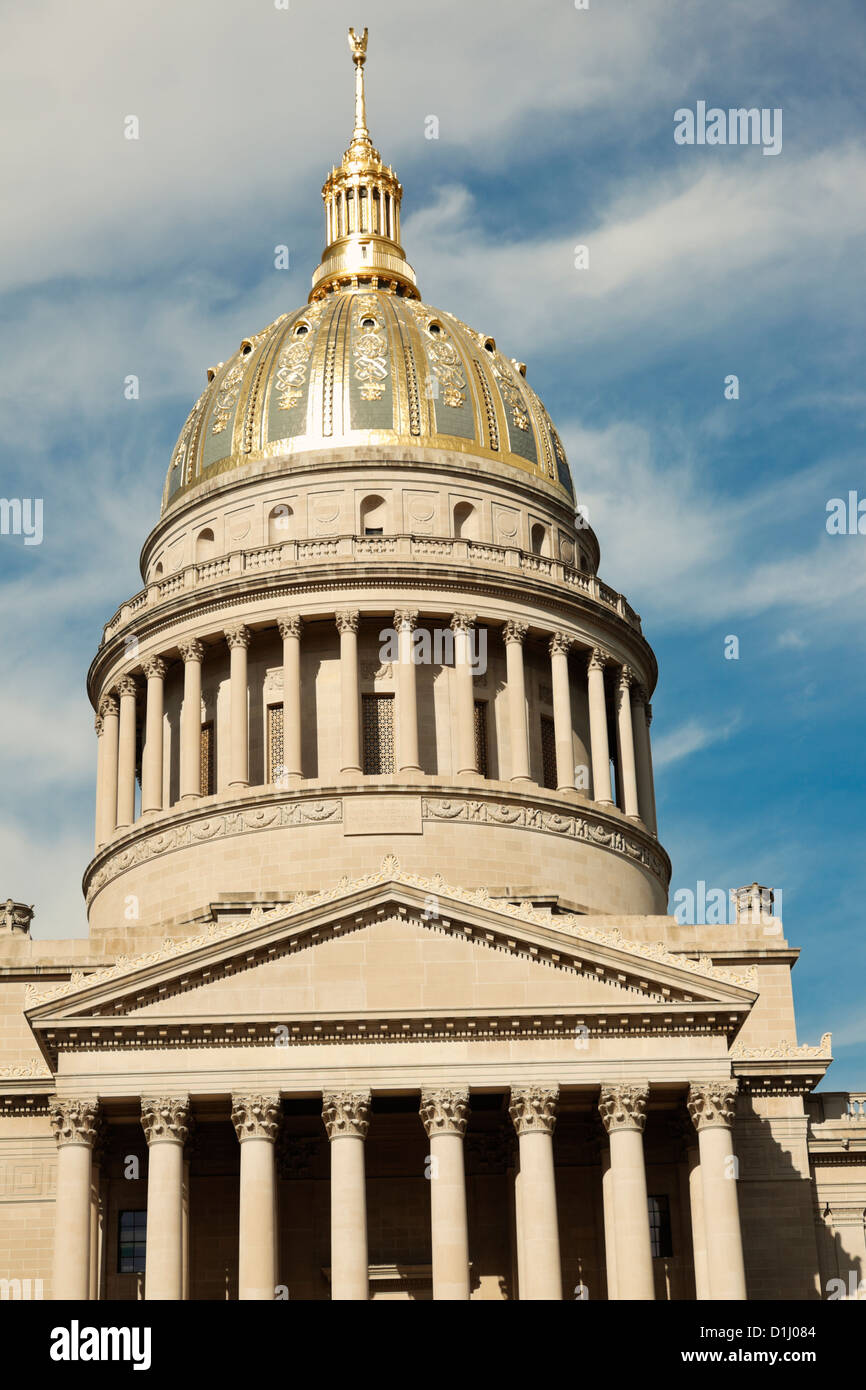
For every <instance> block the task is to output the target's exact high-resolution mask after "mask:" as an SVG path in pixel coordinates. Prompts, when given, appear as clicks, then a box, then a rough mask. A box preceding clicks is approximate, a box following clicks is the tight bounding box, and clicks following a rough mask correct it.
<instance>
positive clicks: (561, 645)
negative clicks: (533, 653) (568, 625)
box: [549, 632, 574, 656]
mask: <svg viewBox="0 0 866 1390" xmlns="http://www.w3.org/2000/svg"><path fill="white" fill-rule="evenodd" d="M573 646H574V638H573V637H570V636H569V635H568V633H567V632H555V633H554V634H553V636H552V637H551V639H550V643H549V650H550V655H551V656H557V655H561V656H568V653H569V652H570V651H571V649H572V647H573Z"/></svg>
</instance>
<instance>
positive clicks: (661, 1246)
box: [647, 1196, 674, 1260]
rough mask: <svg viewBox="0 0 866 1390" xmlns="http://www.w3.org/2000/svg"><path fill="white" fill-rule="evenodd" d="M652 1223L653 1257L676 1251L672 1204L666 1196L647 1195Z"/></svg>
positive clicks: (655, 1258) (658, 1257)
mask: <svg viewBox="0 0 866 1390" xmlns="http://www.w3.org/2000/svg"><path fill="white" fill-rule="evenodd" d="M647 1208H648V1210H649V1225H650V1247H651V1249H652V1255H653V1259H654V1260H657V1259H660V1258H661V1257H663V1256H667V1255H672V1254H673V1253H674V1247H673V1241H672V1240H671V1206H670V1201H669V1199H668V1198H667V1197H666V1196H660V1197H647Z"/></svg>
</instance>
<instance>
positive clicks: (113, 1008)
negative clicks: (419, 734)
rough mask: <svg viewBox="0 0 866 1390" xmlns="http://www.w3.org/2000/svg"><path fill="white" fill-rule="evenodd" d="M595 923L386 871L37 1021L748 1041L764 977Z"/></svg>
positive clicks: (159, 958)
mask: <svg viewBox="0 0 866 1390" xmlns="http://www.w3.org/2000/svg"><path fill="white" fill-rule="evenodd" d="M598 923H599V919H594V920H593V921H589V920H587V919H584V918H582V917H580V916H571V915H568V916H565V915H554V914H552V913H550V912H548V911H541V910H538V909H535V908H533V907H532V905H531V904H526V903H524V904H520V905H515V904H508V903H502V902H501V901H499V900H494V899H491V898H490V897H489V895H488V894H487V893H485V892H484V890H463V889H460V888H455V887H454V886H452V885H448V884H446V883H444V881H443V880H441V879H440V878H432V879H423V878H419V877H417V876H415V875H406V874H401V873H400V872H399V866H397V865H396V864H395V862H394V861H393V860H390V861H386V863H385V864H384V865H383V867H382V869H381V870H380V871H379V873H377V874H371V875H367V876H366V877H365V878H363V879H359V880H355V881H348V880H344V881H343V882H341V883H340V884H338V885H336V886H335V887H334V888H333V889H330V890H328V891H327V892H324V893H319V894H315V895H312V896H309V897H303V896H302V897H299V898H297V899H296V900H295V901H294V902H293V903H292V904H291V905H290V906H289V907H288V908H286V907H284V906H283V907H280V908H277V909H274V910H273V911H272V912H269V913H263V912H256V913H254V914H253V915H252V916H251V917H249V918H245V919H243V920H242V921H239V922H233V923H220V924H214V925H213V926H212V927H210V928H209V929H208V931H207V932H206V933H204V934H202V935H201V936H198V937H195V938H191V939H187V940H184V941H179V942H171V941H167V942H165V943H164V944H163V946H162V947H161V948H160V949H159V950H157V951H153V952H150V953H148V954H147V955H144V956H141V957H138V958H137V959H131V960H120V961H118V962H116V963H115V965H114V966H112V967H111V968H110V969H108V970H104V971H100V972H97V973H96V974H93V975H89V976H77V977H73V979H72V981H70V982H69V983H67V984H64V985H62V986H59V987H55V988H54V989H52V990H48V991H45V992H44V993H41V994H37V993H36V992H34V993H33V994H32V995H31V996H30V998H29V999H28V1002H27V1014H28V1017H29V1019H30V1022H31V1026H32V1027H33V1029H34V1032H36V1034H37V1036H38V1037H40V1038H43V1037H44V1036H49V1035H50V1036H51V1037H52V1038H56V1037H57V1036H58V1034H59V1033H60V1032H62V1031H63V1030H64V1029H69V1030H72V1029H75V1030H76V1031H75V1037H76V1038H78V1037H83V1035H84V1032H85V1031H86V1026H87V1025H88V1024H89V1026H90V1028H91V1029H92V1030H93V1031H94V1032H98V1031H99V1030H100V1029H101V1028H102V1030H103V1031H102V1036H103V1037H104V1028H103V1025H104V1024H106V1023H107V1022H108V1021H110V1022H111V1023H112V1024H113V1025H114V1027H115V1032H116V1035H117V1036H118V1037H123V1036H130V1033H129V1030H130V1029H131V1028H133V1027H135V1028H138V1029H140V1028H141V1027H144V1028H145V1029H151V1028H157V1027H159V1028H160V1029H162V1027H163V1026H164V1025H169V1024H171V1025H173V1026H174V1025H176V1026H177V1027H178V1028H179V1027H180V1026H181V1025H182V1024H183V1025H186V1027H187V1029H188V1028H189V1027H193V1028H194V1027H196V1026H197V1025H202V1026H204V1025H205V1024H207V1025H208V1026H211V1025H214V1024H216V1025H220V1026H223V1027H226V1026H228V1025H234V1024H235V1023H238V1022H247V1023H249V1024H250V1027H251V1029H253V1030H255V1029H256V1028H257V1027H258V1026H261V1027H263V1028H267V1027H269V1026H270V1025H271V1024H279V1023H286V1022H288V1021H290V1020H295V1025H296V1028H297V1029H301V1030H306V1029H316V1028H319V1029H320V1028H321V1027H322V1026H323V1022H327V1021H328V1020H331V1021H334V1020H337V1019H339V1018H346V1017H352V1018H354V1019H355V1020H356V1022H357V1020H359V1019H369V1020H374V1019H383V1020H384V1022H383V1023H379V1024H377V1026H379V1027H384V1028H387V1027H388V1026H389V1022H388V1021H389V1020H392V1021H393V1020H397V1019H400V1018H403V1019H412V1020H415V1021H417V1020H419V1019H421V1018H424V1017H429V1018H439V1019H442V1018H444V1017H446V1016H453V1017H454V1018H459V1019H462V1020H464V1021H465V1020H470V1022H471V1018H472V1017H474V1018H490V1017H491V1016H498V1015H500V1014H501V1015H503V1016H505V1015H508V1016H510V1015H514V1016H515V1017H517V1018H522V1017H529V1016H531V1015H538V1016H541V1015H544V1016H552V1015H554V1014H557V1015H562V1016H563V1017H564V1016H566V1015H567V1016H568V1017H569V1018H571V1019H574V1018H580V1017H582V1016H583V1015H586V1016H587V1017H592V1018H594V1019H599V1018H600V1019H601V1020H602V1021H605V1020H606V1018H607V1015H608V1014H609V1015H610V1016H611V1018H612V1019H615V1020H616V1021H617V1024H618V1025H621V1024H623V1023H625V1022H626V1020H628V1019H636V1018H641V1019H643V1021H644V1022H647V1021H648V1020H649V1019H650V1018H651V1016H655V1015H664V1016H665V1018H666V1020H667V1021H668V1022H670V1021H671V1020H672V1019H674V1016H676V1019H677V1023H678V1026H684V1025H685V1021H688V1020H690V1019H692V1020H693V1019H694V1017H695V1016H696V1014H702V1015H706V1014H707V1013H708V1012H709V1013H711V1014H718V1015H719V1017H720V1018H721V1019H722V1020H723V1024H722V1026H724V1027H726V1028H727V1029H728V1030H729V1031H736V1028H737V1027H739V1024H740V1022H741V1021H742V1018H743V1017H744V1015H745V1013H747V1012H748V1010H749V1008H750V1007H751V1005H752V1003H753V1002H754V997H755V988H754V983H755V982H754V980H753V979H750V978H748V977H746V978H744V977H742V976H741V977H737V976H734V975H732V974H731V973H730V972H727V971H723V970H718V969H716V968H714V967H713V966H712V965H711V963H710V962H709V961H707V960H703V959H702V960H699V961H693V960H689V959H687V958H684V957H682V956H678V955H674V954H672V953H670V952H668V951H667V950H666V949H665V947H664V946H663V945H661V944H648V943H645V942H634V941H629V940H627V939H626V938H624V937H623V935H622V933H621V932H619V931H617V930H615V929H614V930H610V929H605V928H604V927H603V926H600V925H598ZM335 1026H338V1025H336V1024H335ZM358 1026H361V1027H363V1026H366V1025H365V1024H363V1023H362V1024H359V1025H358ZM53 1045H54V1044H53V1043H52V1044H51V1046H53ZM82 1045H83V1044H82ZM43 1050H46V1049H45V1045H44V1043H43ZM49 1050H50V1049H49Z"/></svg>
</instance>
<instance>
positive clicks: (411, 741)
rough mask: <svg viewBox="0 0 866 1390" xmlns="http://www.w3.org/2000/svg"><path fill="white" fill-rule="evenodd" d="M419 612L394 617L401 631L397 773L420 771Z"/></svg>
mask: <svg viewBox="0 0 866 1390" xmlns="http://www.w3.org/2000/svg"><path fill="white" fill-rule="evenodd" d="M417 622H418V611H417V609H407V608H402V609H398V611H397V612H396V613H395V614H394V627H395V628H396V630H397V643H398V657H399V660H398V663H397V732H398V744H397V771H398V772H410V773H414V772H420V771H421V763H420V760H419V754H418V675H417V669H416V666H415V660H414V653H413V649H412V633H413V632H414V631H415V626H416V624H417Z"/></svg>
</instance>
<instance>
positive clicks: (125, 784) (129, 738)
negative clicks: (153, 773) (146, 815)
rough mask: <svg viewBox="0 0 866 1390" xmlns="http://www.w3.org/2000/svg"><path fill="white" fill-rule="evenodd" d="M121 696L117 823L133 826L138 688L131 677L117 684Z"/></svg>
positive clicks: (122, 679) (124, 678) (124, 677)
mask: <svg viewBox="0 0 866 1390" xmlns="http://www.w3.org/2000/svg"><path fill="white" fill-rule="evenodd" d="M117 691H118V694H119V695H120V730H119V735H118V749H117V824H118V826H126V825H132V823H133V821H134V820H135V699H136V693H137V686H136V684H135V681H134V680H133V678H132V676H123V677H122V678H121V679H120V680H119V681H118V682H117Z"/></svg>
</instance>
